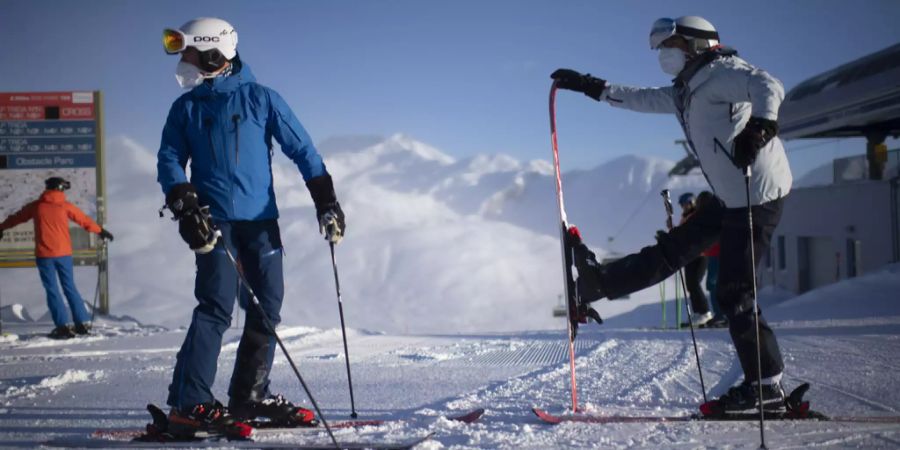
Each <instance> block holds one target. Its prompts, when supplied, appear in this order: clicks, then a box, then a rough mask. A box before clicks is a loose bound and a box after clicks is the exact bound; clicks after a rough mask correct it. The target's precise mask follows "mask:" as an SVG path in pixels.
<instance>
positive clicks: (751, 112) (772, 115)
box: [601, 55, 793, 208]
mask: <svg viewBox="0 0 900 450" xmlns="http://www.w3.org/2000/svg"><path fill="white" fill-rule="evenodd" d="M689 64H690V63H689ZM686 87H687V88H688V91H685V92H686V93H685V94H682V95H683V96H684V100H683V112H679V107H678V100H677V96H678V94H677V92H680V91H679V90H678V89H683V88H676V86H667V87H659V88H636V87H629V86H621V85H616V84H609V85H608V86H607V89H606V90H605V91H604V93H603V97H602V98H601V100H605V101H607V102H608V103H609V104H610V105H612V106H616V107H619V108H625V109H630V110H634V111H640V112H652V113H670V114H675V115H676V116H677V117H679V119H680V122H681V124H682V127H683V128H684V133H685V136H686V137H687V139H688V142H689V143H690V144H691V147H692V149H693V151H694V152H695V153H696V155H695V156H696V157H697V159H698V160H699V161H700V167H701V169H702V170H703V174H704V175H705V176H706V179H707V181H708V182H709V184H710V186H711V187H712V189H713V191H714V192H715V194H716V195H717V196H718V197H719V198H720V199H722V201H724V202H725V205H726V206H727V207H728V208H742V207H746V206H747V198H746V192H745V187H744V175H743V173H742V171H741V170H740V169H738V168H737V167H735V165H734V164H732V162H731V155H732V154H733V149H732V141H733V140H734V138H735V136H737V135H738V133H740V132H741V130H743V129H744V125H746V124H747V121H748V120H749V119H750V117H751V116H752V117H760V118H764V119H769V120H777V119H778V107H779V106H780V105H781V101H782V100H783V99H784V87H783V86H782V85H781V82H780V81H778V80H777V79H775V78H774V77H772V76H771V75H769V74H768V73H767V72H765V71H764V70H761V69H757V68H756V67H753V66H751V65H750V64H748V63H747V62H746V61H744V60H743V59H741V58H738V57H737V56H736V55H734V56H724V57H720V58H718V59H714V60H713V61H711V62H709V63H707V64H705V65H703V66H702V67H700V68H699V69H697V70H696V71H695V72H694V75H693V76H692V77H691V78H690V79H689V80H688V82H687V86H686ZM726 152H727V153H726ZM751 171H752V177H751V184H750V201H751V203H752V204H753V205H759V204H761V203H765V202H769V201H772V200H776V199H778V198H781V197H784V196H785V195H787V193H788V192H789V191H790V190H791V182H792V181H793V180H792V177H791V169H790V167H789V166H788V161H787V156H786V155H785V153H784V147H783V146H782V145H781V140H780V139H778V138H777V137H776V138H774V139H772V140H771V141H770V142H769V143H768V144H767V145H766V146H765V147H763V148H762V149H761V150H760V153H759V156H758V157H757V158H756V162H754V163H753V165H752V166H751Z"/></svg>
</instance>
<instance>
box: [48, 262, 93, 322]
mask: <svg viewBox="0 0 900 450" xmlns="http://www.w3.org/2000/svg"><path fill="white" fill-rule="evenodd" d="M37 267H38V271H39V272H40V274H41V283H42V284H43V285H44V290H45V291H47V308H48V309H49V310H50V316H51V317H53V324H54V325H56V326H57V327H60V326H63V325H71V324H72V318H73V317H74V319H75V323H88V322H90V321H91V315H90V314H88V312H87V308H85V307H84V300H83V299H82V298H81V294H79V293H78V288H77V287H76V286H75V275H74V273H73V270H72V255H69V256H59V257H56V258H37ZM57 277H59V282H57ZM60 284H62V289H63V292H64V293H65V295H66V300H67V301H68V303H69V306H68V308H67V307H66V305H65V304H64V303H63V300H62V295H60V293H59V285H60ZM70 309H71V310H72V315H71V316H70V315H69V310H70Z"/></svg>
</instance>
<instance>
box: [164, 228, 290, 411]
mask: <svg viewBox="0 0 900 450" xmlns="http://www.w3.org/2000/svg"><path fill="white" fill-rule="evenodd" d="M216 225H217V226H218V227H219V230H221V232H222V236H221V237H220V238H219V242H218V243H217V244H216V247H215V248H214V249H213V250H212V251H211V252H209V253H207V254H205V255H200V254H198V255H197V256H196V264H197V277H196V280H195V287H194V296H195V297H196V298H197V306H196V307H195V308H194V313H193V316H192V318H191V326H190V328H188V332H187V335H186V336H185V339H184V343H183V344H182V346H181V350H180V351H179V352H178V356H177V358H176V363H175V371H174V373H173V375H172V384H171V385H169V397H168V400H167V403H168V404H169V405H170V406H173V407H175V408H179V409H189V408H191V407H193V406H194V405H197V404H199V403H207V402H211V401H213V400H214V397H213V394H212V385H213V382H214V381H215V378H216V368H217V362H218V358H219V350H220V348H221V346H222V334H223V333H224V332H225V330H227V329H228V327H229V326H230V325H231V313H232V310H233V309H234V303H235V299H236V298H237V297H238V295H240V302H241V305H242V306H244V307H245V308H246V309H247V320H246V321H245V323H244V330H243V334H242V336H241V341H240V344H238V351H237V357H236V360H235V364H234V371H233V374H232V379H231V386H230V387H229V391H228V392H229V396H230V397H231V400H232V402H235V401H247V400H259V399H262V398H265V397H266V396H267V395H268V385H269V371H270V370H271V368H272V360H273V358H274V356H275V344H276V343H275V337H274V335H273V334H272V332H271V331H270V330H268V329H267V327H266V326H265V323H264V322H263V320H262V318H261V317H260V315H259V310H258V308H257V307H256V306H254V305H252V304H251V301H250V296H249V293H248V292H247V289H245V288H244V287H242V286H239V283H240V278H239V277H238V273H237V271H236V268H235V265H234V264H232V262H231V260H230V259H229V258H228V255H227V254H226V253H225V249H224V247H223V245H226V246H228V249H229V250H230V251H231V253H232V255H234V256H235V258H236V259H237V262H238V266H239V269H240V270H241V271H242V273H243V274H244V277H245V278H246V279H247V280H248V282H249V283H250V287H251V288H252V289H253V292H254V293H255V294H256V297H257V299H258V300H259V303H260V306H261V307H262V309H263V310H264V311H265V314H266V316H267V317H268V319H269V321H270V322H271V323H272V326H275V325H277V324H278V323H279V322H280V321H281V316H280V311H281V302H282V299H283V297H284V277H283V268H282V245H281V235H280V232H279V229H278V222H277V221H276V220H274V219H273V220H262V221H233V222H221V223H216Z"/></svg>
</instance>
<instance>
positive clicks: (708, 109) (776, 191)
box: [551, 16, 792, 414]
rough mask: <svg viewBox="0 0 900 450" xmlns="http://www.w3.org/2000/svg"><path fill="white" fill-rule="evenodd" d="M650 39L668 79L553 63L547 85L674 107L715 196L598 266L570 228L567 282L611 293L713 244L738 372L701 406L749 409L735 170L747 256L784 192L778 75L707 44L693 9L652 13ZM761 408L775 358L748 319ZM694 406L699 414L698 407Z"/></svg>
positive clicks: (746, 273) (712, 35) (748, 295)
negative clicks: (572, 276)
mask: <svg viewBox="0 0 900 450" xmlns="http://www.w3.org/2000/svg"><path fill="white" fill-rule="evenodd" d="M650 47H651V48H652V49H656V50H658V51H659V62H660V66H661V68H662V70H663V71H664V72H666V73H668V74H670V75H672V76H674V77H675V78H674V80H673V84H672V85H671V86H665V87H657V88H636V87H628V86H622V85H616V84H611V83H607V82H606V81H605V80H602V79H600V78H596V77H592V76H591V75H590V74H586V75H582V74H581V73H578V72H576V71H574V70H569V69H559V70H557V71H555V72H553V74H552V75H551V77H552V78H553V79H554V80H555V81H556V85H557V87H559V88H561V89H568V90H573V91H577V92H583V93H584V94H585V95H587V96H588V97H591V98H593V99H594V100H597V101H605V102H607V103H609V104H610V105H612V106H615V107H618V108H624V109H630V110H634V111H640V112H651V113H667V114H674V115H675V117H676V118H677V119H678V121H679V123H680V124H681V126H682V128H683V130H684V134H685V136H686V137H687V141H688V142H689V144H690V147H691V150H692V152H693V154H694V155H693V156H694V157H695V158H696V159H697V160H698V161H699V162H700V166H701V168H702V170H703V174H704V176H705V177H706V179H707V181H708V182H709V185H710V186H711V187H712V189H713V191H714V192H715V195H716V197H715V198H714V199H713V200H712V201H710V202H707V203H706V204H702V205H698V210H697V213H696V214H694V215H693V216H691V218H690V219H689V220H687V221H686V222H685V223H683V224H681V225H679V226H678V227H675V228H674V229H673V230H672V231H670V232H668V233H663V234H661V235H660V236H659V237H658V242H657V244H656V245H653V246H649V247H645V248H643V249H642V250H641V251H640V252H638V253H635V254H632V255H629V256H626V257H624V258H622V259H620V260H617V261H615V262H612V263H609V264H602V265H601V264H598V263H597V261H596V259H595V258H594V254H593V253H592V252H591V251H590V250H589V249H588V248H587V247H586V246H585V245H584V244H583V243H582V242H581V239H580V237H579V236H578V235H577V232H575V233H569V235H568V240H569V242H568V244H569V245H571V246H572V247H573V248H574V253H575V263H576V266H577V268H578V274H579V277H578V291H579V294H580V297H581V299H582V302H583V304H582V305H580V308H581V309H582V311H586V310H587V303H588V302H590V301H595V300H598V299H600V298H603V297H607V298H610V299H612V298H617V297H621V296H624V295H626V294H629V293H631V292H635V291H638V290H640V289H643V288H645V287H648V286H652V285H653V284H655V283H658V282H659V281H661V280H664V279H666V278H667V277H668V276H669V275H671V274H672V273H674V272H675V271H677V270H678V269H680V268H681V267H683V266H684V265H685V264H687V263H688V262H690V261H691V260H693V259H694V258H696V257H697V256H699V255H700V253H701V252H702V251H703V250H705V249H706V248H708V247H709V246H710V245H711V244H713V243H714V242H715V241H717V240H719V241H720V242H721V255H720V258H721V259H720V262H721V266H720V273H719V284H718V289H717V293H716V296H717V298H718V299H719V302H720V306H721V307H722V309H723V311H724V313H725V314H726V315H727V317H728V319H729V330H730V332H731V337H732V341H733V342H734V345H735V348H736V350H737V354H738V358H739V360H740V362H741V367H742V369H743V372H744V381H743V382H742V383H740V384H739V385H738V386H735V387H732V388H731V389H730V390H729V391H728V392H727V393H726V394H724V395H723V396H722V397H720V398H719V399H718V400H716V401H714V402H711V403H710V404H709V405H707V407H710V405H711V406H712V408H713V410H712V411H711V413H714V414H718V413H731V412H743V411H751V410H755V409H757V408H758V404H759V401H758V397H759V395H758V392H759V388H758V385H757V384H756V383H757V382H758V379H759V378H760V377H759V376H758V375H757V374H758V371H757V340H756V327H755V319H754V317H755V314H754V311H753V304H754V299H753V295H754V292H753V284H752V278H753V276H752V270H751V269H752V267H751V265H750V264H751V263H750V259H751V256H750V255H751V252H750V250H751V249H750V239H749V224H748V220H747V206H748V205H747V198H746V195H747V193H746V185H745V178H744V170H745V168H747V167H749V168H750V170H751V174H752V176H751V183H750V203H751V205H752V208H751V210H752V215H753V236H754V242H753V243H754V245H753V247H754V249H753V250H754V252H755V253H754V255H755V261H754V264H758V263H759V261H760V260H761V259H762V257H763V256H764V254H765V252H766V251H767V250H768V248H769V242H770V241H771V238H772V233H773V232H774V230H775V227H776V225H778V221H779V219H780V218H781V210H782V205H783V199H784V197H785V196H786V195H787V194H788V192H789V191H790V189H791V181H792V178H791V171H790V167H789V166H788V161H787V157H786V156H785V153H784V147H782V145H781V141H780V140H779V139H778V137H776V135H777V133H778V124H777V123H776V120H777V118H778V108H779V106H780V104H781V102H782V100H783V99H784V88H783V87H782V85H781V83H780V82H779V81H778V80H777V79H775V78H773V77H772V76H771V75H769V74H768V73H766V72H765V71H763V70H761V69H758V68H756V67H754V66H752V65H750V64H748V63H747V62H746V61H744V60H743V59H741V58H739V57H738V56H737V52H736V51H734V50H732V49H729V48H726V47H723V46H721V45H720V44H719V35H718V32H717V31H716V29H715V28H714V27H713V25H712V24H711V23H709V22H708V21H707V20H705V19H703V18H701V17H696V16H685V17H679V18H677V19H659V20H657V21H656V22H655V23H654V24H653V28H652V29H651V32H650ZM759 326H760V349H761V351H760V359H761V361H762V364H761V369H762V370H761V372H762V384H763V389H762V392H763V402H762V403H763V406H764V408H765V409H766V410H774V411H778V410H781V411H783V410H784V408H785V403H784V390H783V389H782V387H781V383H780V380H781V376H782V372H783V370H784V362H783V360H782V357H781V352H780V350H779V347H778V342H777V340H776V339H775V334H774V332H773V331H772V329H771V328H770V327H769V326H768V324H767V323H766V322H765V320H764V319H763V318H762V316H760V318H759ZM704 412H706V411H704Z"/></svg>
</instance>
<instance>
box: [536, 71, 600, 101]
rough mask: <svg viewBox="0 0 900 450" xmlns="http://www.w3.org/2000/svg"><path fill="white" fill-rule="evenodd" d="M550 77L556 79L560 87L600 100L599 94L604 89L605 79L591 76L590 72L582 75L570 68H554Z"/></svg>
mask: <svg viewBox="0 0 900 450" xmlns="http://www.w3.org/2000/svg"><path fill="white" fill-rule="evenodd" d="M550 78H552V79H553V80H554V81H556V86H557V87H558V88H560V89H567V90H570V91H575V92H581V93H584V95H587V96H588V97H590V98H592V99H594V100H597V101H600V96H601V95H603V91H604V90H606V80H603V79H601V78H597V77H592V76H591V74H585V75H582V74H581V73H578V72H576V71H574V70H572V69H556V71H554V72H553V73H552V74H550Z"/></svg>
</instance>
